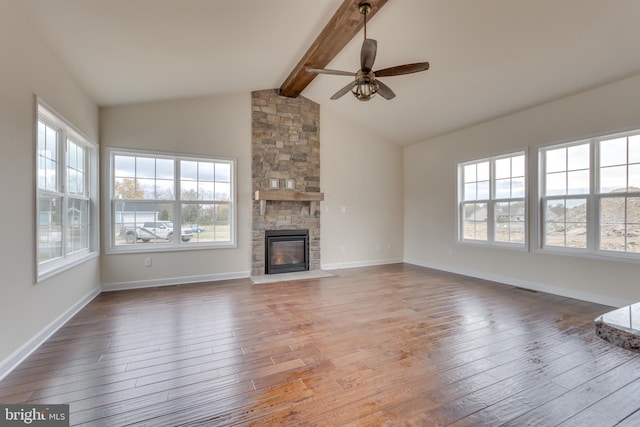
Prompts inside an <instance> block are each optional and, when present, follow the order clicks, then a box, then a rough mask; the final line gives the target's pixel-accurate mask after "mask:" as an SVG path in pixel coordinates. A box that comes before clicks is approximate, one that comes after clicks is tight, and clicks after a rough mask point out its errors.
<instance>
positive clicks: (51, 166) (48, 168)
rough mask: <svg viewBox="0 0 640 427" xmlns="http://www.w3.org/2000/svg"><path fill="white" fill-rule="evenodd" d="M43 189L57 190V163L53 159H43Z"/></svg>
mask: <svg viewBox="0 0 640 427" xmlns="http://www.w3.org/2000/svg"><path fill="white" fill-rule="evenodd" d="M45 177H46V183H45V189H47V190H51V191H58V163H57V162H55V161H53V160H46V161H45Z"/></svg>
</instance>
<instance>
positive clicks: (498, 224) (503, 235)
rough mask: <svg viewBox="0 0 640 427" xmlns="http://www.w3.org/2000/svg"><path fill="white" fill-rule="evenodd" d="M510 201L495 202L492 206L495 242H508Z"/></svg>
mask: <svg viewBox="0 0 640 427" xmlns="http://www.w3.org/2000/svg"><path fill="white" fill-rule="evenodd" d="M509 208H510V203H509V202H501V203H496V204H495V206H494V217H495V222H494V230H495V236H494V239H495V240H496V242H508V241H509V234H510V228H509V222H510V221H511V212H510V209H509Z"/></svg>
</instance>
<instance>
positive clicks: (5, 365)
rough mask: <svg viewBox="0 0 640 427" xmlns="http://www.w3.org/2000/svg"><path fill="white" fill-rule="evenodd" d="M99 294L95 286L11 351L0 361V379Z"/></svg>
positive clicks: (98, 289)
mask: <svg viewBox="0 0 640 427" xmlns="http://www.w3.org/2000/svg"><path fill="white" fill-rule="evenodd" d="M98 295H100V288H96V289H94V290H92V291H91V292H89V293H88V294H87V295H85V296H84V297H83V298H81V299H80V301H78V302H76V303H75V304H73V305H72V306H71V307H69V309H67V310H66V311H65V312H64V313H62V314H61V315H60V316H58V317H57V318H56V319H55V320H54V321H53V322H51V323H50V324H49V325H47V326H46V327H45V328H44V329H42V330H41V331H40V332H39V333H37V334H36V335H34V336H33V337H32V338H31V339H30V340H29V341H27V342H26V343H24V344H23V345H21V346H20V347H19V348H18V349H17V350H16V351H14V352H13V353H11V354H10V355H9V357H7V358H6V359H4V360H2V361H0V381H2V380H3V379H4V377H6V376H7V375H9V373H10V372H11V371H13V370H14V369H15V368H16V367H17V366H18V365H19V364H20V363H22V361H23V360H24V359H26V358H27V357H28V356H29V355H30V354H31V353H33V352H34V351H35V350H37V349H38V347H40V346H41V345H42V344H44V342H45V341H46V340H48V339H49V337H51V335H53V334H54V333H55V332H56V331H57V330H58V329H60V328H61V327H62V326H64V324H65V323H67V322H68V321H69V320H70V319H71V318H72V317H73V316H75V315H76V314H77V313H78V312H79V311H80V310H82V309H83V308H84V306H86V305H87V304H89V303H90V302H91V301H92V300H93V299H94V298H95V297H97V296H98Z"/></svg>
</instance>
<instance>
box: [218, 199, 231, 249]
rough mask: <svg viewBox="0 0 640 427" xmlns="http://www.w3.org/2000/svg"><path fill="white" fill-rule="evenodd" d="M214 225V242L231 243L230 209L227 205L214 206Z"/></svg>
mask: <svg viewBox="0 0 640 427" xmlns="http://www.w3.org/2000/svg"><path fill="white" fill-rule="evenodd" d="M214 225H215V240H216V242H229V241H231V208H230V206H229V205H228V204H219V205H215V215H214Z"/></svg>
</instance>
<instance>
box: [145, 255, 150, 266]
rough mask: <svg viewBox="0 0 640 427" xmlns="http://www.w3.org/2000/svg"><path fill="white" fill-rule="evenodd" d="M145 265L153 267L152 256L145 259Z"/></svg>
mask: <svg viewBox="0 0 640 427" xmlns="http://www.w3.org/2000/svg"><path fill="white" fill-rule="evenodd" d="M144 266H145V267H151V258H150V257H146V258H145V259H144Z"/></svg>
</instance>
